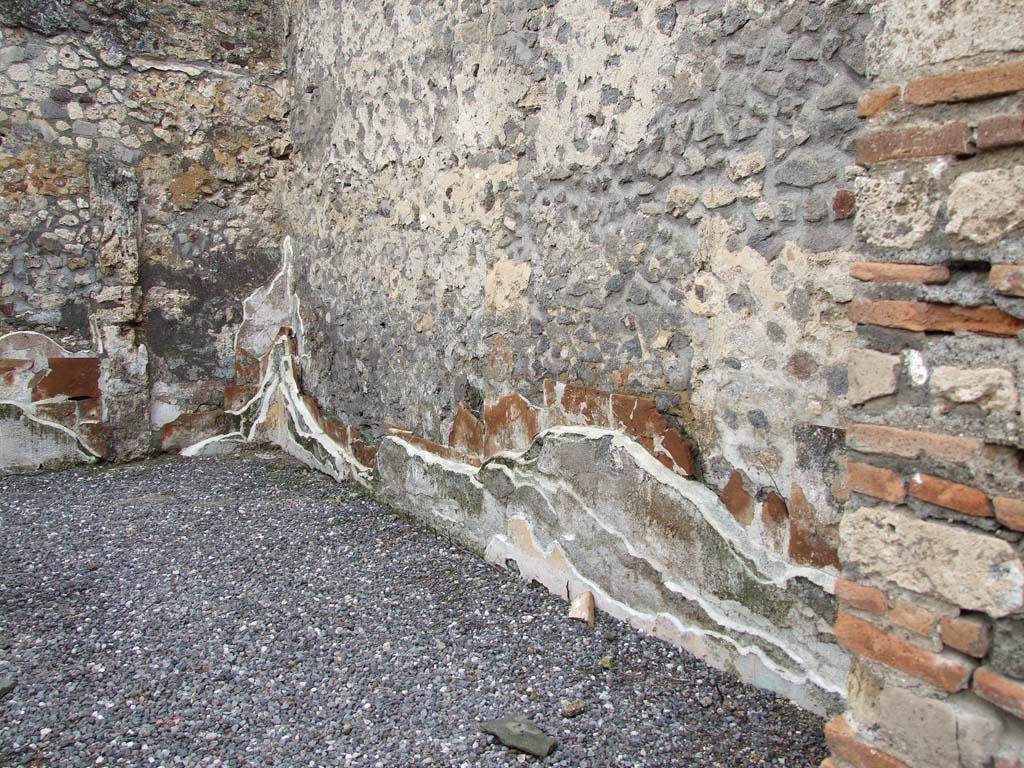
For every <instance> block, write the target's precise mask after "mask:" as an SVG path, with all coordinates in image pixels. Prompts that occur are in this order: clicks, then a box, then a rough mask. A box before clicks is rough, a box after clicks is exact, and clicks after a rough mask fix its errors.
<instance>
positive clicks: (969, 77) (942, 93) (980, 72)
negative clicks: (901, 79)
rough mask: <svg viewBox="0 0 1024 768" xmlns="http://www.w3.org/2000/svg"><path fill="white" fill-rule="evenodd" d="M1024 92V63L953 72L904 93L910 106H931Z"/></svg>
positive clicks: (911, 84) (912, 85)
mask: <svg viewBox="0 0 1024 768" xmlns="http://www.w3.org/2000/svg"><path fill="white" fill-rule="evenodd" d="M1022 89H1024V62H1021V61H1015V62H1013V63H1011V64H1000V65H997V66H994V67H983V68H981V69H972V70H968V71H967V72H951V73H950V74H947V75H938V76H937V77H924V78H921V79H920V80H912V81H911V82H909V83H907V86H906V88H905V89H904V90H903V100H904V101H905V102H907V104H914V105H917V106H927V105H929V104H938V103H940V102H951V101H967V100H969V99H984V98H987V97H989V96H999V95H1001V94H1004V93H1014V92H1015V91H1019V90H1022Z"/></svg>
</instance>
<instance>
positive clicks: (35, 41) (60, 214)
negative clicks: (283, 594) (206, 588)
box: [0, 2, 287, 456]
mask: <svg viewBox="0 0 1024 768" xmlns="http://www.w3.org/2000/svg"><path fill="white" fill-rule="evenodd" d="M282 21H283V15H282V13H281V12H280V9H278V8H277V6H276V4H274V3H261V4H256V5H253V4H251V3H235V4H232V3H218V4H217V5H216V7H211V8H209V9H207V10H204V9H202V8H200V7H196V6H195V5H194V4H191V3H185V2H180V3H150V2H133V3H127V4H125V3H119V4H116V7H115V5H114V4H110V3H103V2H95V3H77V4H75V5H74V8H71V7H70V6H69V5H68V4H64V3H58V2H38V3H22V2H8V3H4V4H0V23H2V26H0V62H2V64H3V66H0V136H2V144H0V275H2V283H0V330H4V331H23V330H32V331H39V332H41V333H44V334H47V335H49V336H51V337H53V338H55V339H58V340H60V341H61V342H62V343H63V344H65V345H66V346H68V347H69V348H72V349H76V350H82V351H84V350H91V351H92V353H93V354H95V355H97V356H99V357H100V358H101V359H102V360H103V363H102V367H103V384H104V398H103V399H104V406H103V413H102V416H101V419H102V421H104V422H105V423H107V424H108V425H109V426H110V427H111V429H112V438H113V439H112V443H111V445H110V449H111V451H112V453H113V454H115V455H120V456H132V455H140V454H142V453H145V452H148V451H149V450H151V449H152V448H153V447H154V440H156V443H155V444H156V445H157V446H158V445H159V440H158V439H156V438H155V437H154V433H155V432H156V431H158V430H159V429H160V428H161V427H162V426H163V425H164V424H166V423H167V422H170V421H173V420H175V419H176V418H177V417H178V416H179V415H180V414H181V413H191V412H194V411H209V410H212V409H216V408H220V407H221V405H222V398H223V387H224V383H225V382H226V381H228V380H230V379H231V378H232V376H233V374H234V354H233V344H232V336H233V334H234V331H235V330H236V328H237V326H238V324H239V322H240V321H241V299H242V298H243V297H244V296H245V295H246V294H247V293H248V292H249V291H251V290H252V289H253V288H254V287H255V286H257V285H259V284H260V283H261V282H263V281H264V280H266V278H267V277H268V276H269V275H270V274H271V273H272V272H273V270H274V269H275V268H276V263H277V253H278V246H279V241H280V236H281V227H280V223H279V222H280V217H279V214H278V207H277V206H276V205H275V204H274V189H275V184H276V183H277V182H276V179H275V177H276V176H277V175H278V171H279V170H280V169H281V168H282V165H283V164H282V162H281V160H279V159H278V158H280V157H284V156H286V155H287V139H286V114H287V109H286V107H285V105H284V98H283V96H284V93H283V85H282V80H281V71H280V69H279V66H280V64H279V62H278V57H279V56H280V49H281V39H282V36H283V31H282ZM272 147H273V149H272ZM275 155H276V157H275Z"/></svg>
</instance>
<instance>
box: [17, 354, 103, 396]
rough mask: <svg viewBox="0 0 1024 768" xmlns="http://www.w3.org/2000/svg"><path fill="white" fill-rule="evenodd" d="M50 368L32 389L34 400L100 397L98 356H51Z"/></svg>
mask: <svg viewBox="0 0 1024 768" xmlns="http://www.w3.org/2000/svg"><path fill="white" fill-rule="evenodd" d="M49 367H50V370H49V372H47V374H46V375H45V376H43V378H42V379H40V380H39V382H38V383H37V384H36V385H35V387H34V388H33V389H32V399H33V400H46V399H48V398H51V397H67V398H72V399H79V398H86V397H88V398H95V399H99V397H100V360H99V358H98V357H51V358H50V359H49Z"/></svg>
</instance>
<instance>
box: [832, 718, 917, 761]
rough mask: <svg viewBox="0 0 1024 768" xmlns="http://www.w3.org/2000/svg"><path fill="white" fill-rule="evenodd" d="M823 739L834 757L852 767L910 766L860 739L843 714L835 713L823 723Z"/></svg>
mask: <svg viewBox="0 0 1024 768" xmlns="http://www.w3.org/2000/svg"><path fill="white" fill-rule="evenodd" d="M825 741H827V742H828V746H829V749H831V750H832V752H833V754H834V755H835V756H836V757H838V758H840V759H842V760H845V761H846V762H848V763H850V764H851V765H853V766H854V768H910V767H909V766H908V765H907V764H906V763H904V762H903V761H902V760H897V759H896V758H895V757H893V756H892V755H890V754H889V753H888V752H883V751H882V750H880V749H877V748H875V747H872V746H869V745H868V744H865V743H864V742H862V741H860V740H859V739H858V738H857V736H856V735H855V734H854V732H853V729H852V728H851V727H850V724H849V722H847V720H846V718H845V717H844V716H843V715H836V716H835V717H833V718H832V719H831V720H829V721H828V722H827V723H825Z"/></svg>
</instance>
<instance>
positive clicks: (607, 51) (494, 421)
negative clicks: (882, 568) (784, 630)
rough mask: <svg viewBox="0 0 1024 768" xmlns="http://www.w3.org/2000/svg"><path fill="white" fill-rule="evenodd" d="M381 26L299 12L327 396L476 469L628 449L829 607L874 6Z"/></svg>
mask: <svg viewBox="0 0 1024 768" xmlns="http://www.w3.org/2000/svg"><path fill="white" fill-rule="evenodd" d="M356 5H357V6H358V12H353V7H352V4H344V3H332V2H296V3H293V4H292V7H291V18H292V22H291V28H292V30H293V34H292V35H291V38H290V41H289V49H288V68H289V76H290V78H291V82H292V91H291V94H292V95H291V101H292V109H293V113H292V114H293V117H294V120H293V126H294V127H293V142H294V150H293V155H292V160H293V172H292V173H291V174H290V176H289V179H288V190H287V195H286V198H285V205H286V207H287V208H288V210H289V211H290V212H291V214H292V215H291V216H290V219H289V221H290V224H291V226H290V227H289V231H290V233H291V236H292V238H293V241H294V277H295V281H294V285H295V292H296V294H297V297H298V299H299V301H298V315H299V325H300V328H298V329H297V334H296V335H297V343H298V354H299V357H300V360H301V369H302V386H303V389H304V391H306V392H307V393H308V394H310V395H312V396H313V397H314V398H315V400H316V402H317V403H318V404H319V406H320V407H321V408H322V409H323V413H324V415H325V417H327V418H329V419H330V420H333V421H334V422H336V423H340V424H345V425H352V426H356V427H359V428H361V429H362V432H363V437H364V439H365V438H366V437H367V436H368V434H373V435H375V436H380V435H382V434H384V433H385V431H390V432H391V433H392V434H394V435H396V436H398V438H399V440H401V441H404V442H410V441H411V443H412V444H415V445H419V446H424V445H426V446H427V447H428V450H432V451H435V452H437V453H440V454H442V455H444V456H446V457H449V458H454V459H457V460H458V461H461V462H464V463H467V464H474V463H476V464H478V463H480V462H481V461H484V460H486V459H487V458H488V457H490V456H492V455H494V454H495V453H496V452H499V451H503V450H514V451H522V450H526V449H527V448H529V446H530V444H531V441H532V440H533V439H534V438H536V437H537V436H538V435H539V434H542V433H543V432H544V430H545V429H546V428H550V427H553V426H557V425H566V424H569V425H578V426H583V427H593V428H600V429H611V430H621V431H622V432H623V433H625V434H626V435H627V436H629V437H630V438H631V439H632V440H635V441H636V442H637V443H639V444H640V445H641V446H643V448H646V449H647V451H648V452H649V453H650V454H652V455H653V456H654V457H655V458H657V459H659V461H660V462H661V464H663V465H665V466H666V467H668V468H669V469H671V470H673V471H674V472H675V473H676V475H677V476H682V477H685V478H690V479H693V478H697V479H699V480H700V481H702V482H703V483H704V484H705V485H706V487H707V488H710V489H711V490H712V491H713V493H712V494H710V495H709V496H708V497H707V498H708V499H713V500H714V504H715V508H714V509H711V508H704V509H701V514H704V515H711V516H713V515H714V514H717V511H718V509H720V508H724V509H727V510H728V511H729V513H731V515H732V516H733V518H734V521H735V523H736V524H737V526H738V528H739V529H740V531H741V535H742V537H743V538H744V540H745V541H746V542H747V543H748V544H749V545H750V546H751V547H752V548H753V549H754V550H755V551H758V552H760V553H762V555H764V556H766V557H771V558H781V560H783V561H788V562H790V563H791V564H793V565H795V566H798V567H806V568H808V569H810V571H811V572H813V573H815V574H818V575H819V576H820V578H817V579H815V580H812V581H816V582H817V583H818V584H819V586H813V585H812V586H811V589H812V590H818V594H819V595H821V597H822V604H823V605H826V606H827V605H829V602H830V601H829V600H828V599H827V597H828V595H827V593H828V592H829V591H830V589H831V579H832V574H834V573H835V570H834V569H835V568H836V566H837V565H838V557H837V546H838V523H839V512H840V510H841V508H842V505H843V503H844V502H845V501H846V495H845V486H844V482H843V480H844V474H843V463H842V462H843V460H842V457H841V456H840V455H839V451H840V450H841V447H842V443H843V431H842V425H841V421H840V412H841V407H842V404H843V400H844V397H845V393H846V389H847V380H846V373H845V354H846V349H847V347H848V346H849V345H850V344H851V343H852V338H853V336H852V327H851V325H850V323H849V322H848V319H847V317H846V306H847V304H848V302H849V301H850V299H851V298H852V286H851V280H850V278H849V276H848V265H849V263H850V262H852V261H854V260H856V256H855V255H854V254H853V253H852V251H851V248H852V245H853V243H854V242H855V234H854V230H853V226H852V220H851V215H852V212H853V207H852V200H853V193H852V189H853V180H854V177H855V176H856V175H857V173H858V171H857V170H856V169H855V168H851V167H850V166H852V165H853V135H854V133H855V132H856V131H857V129H858V128H859V120H858V117H857V114H856V100H857V96H858V94H859V93H860V92H861V91H862V90H863V88H864V87H865V82H866V81H865V80H864V76H865V73H866V69H865V68H866V61H865V39H866V37H867V33H868V30H869V29H870V28H871V26H872V24H873V23H874V21H873V19H872V18H871V16H870V14H869V13H868V5H869V4H866V3H858V2H840V3H825V2H808V1H804V0H800V1H797V0H793V1H792V2H785V3H762V2H737V3H727V4H726V3H720V2H676V3H672V2H642V3H635V2H600V1H599V0H562V1H561V2H557V3H540V2H537V3H525V4H524V3H519V2H491V3H480V2H463V3H432V4H421V3H415V2H397V3H392V4H388V5H387V6H379V5H377V4H375V3H359V4H356ZM417 435H418V436H419V437H417ZM444 443H447V445H443V444H444ZM486 466H487V465H486V464H485V467H486ZM719 496H720V497H721V499H719V498H718V497H719ZM638 514H643V513H642V512H640V511H638ZM503 529H504V527H503V526H502V530H503ZM498 533H501V531H499V530H494V531H492V530H488V529H487V528H486V527H484V528H482V529H480V530H478V531H476V534H477V535H479V536H483V537H485V538H489V537H490V536H492V535H496V534H498ZM601 577H602V578H606V579H608V580H609V583H614V582H615V580H616V579H617V578H618V577H617V576H614V575H613V574H612V573H604V574H602V576H601ZM698 582H700V579H698ZM708 586H709V585H708V584H706V583H704V584H703V587H708ZM751 609H752V610H757V609H756V608H751ZM808 610H809V613H808V614H807V615H804V616H803V617H802V618H801V619H799V620H800V621H803V622H804V623H805V624H804V626H803V627H802V628H801V630H800V631H801V632H804V631H809V632H810V634H812V635H813V634H815V633H817V632H819V631H821V632H822V633H823V634H824V637H825V642H826V643H827V642H830V641H831V640H830V633H829V629H828V625H829V624H830V623H831V617H830V615H829V610H830V609H829V608H826V609H825V612H824V613H823V614H818V613H815V611H814V610H811V609H808ZM655 612H657V611H655ZM794 620H796V619H794ZM819 624H820V626H818V625H819ZM719 630H722V627H719ZM723 631H728V630H723ZM798 634H799V632H798ZM805 636H806V635H805ZM828 676H829V675H828V674H825V677H828ZM830 686H831V688H830ZM841 687H842V684H841V682H840V683H839V684H838V686H836V685H832V683H831V682H830V683H829V684H828V685H826V686H825V689H826V690H833V691H834V690H836V689H837V688H838V689H840V690H841Z"/></svg>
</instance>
